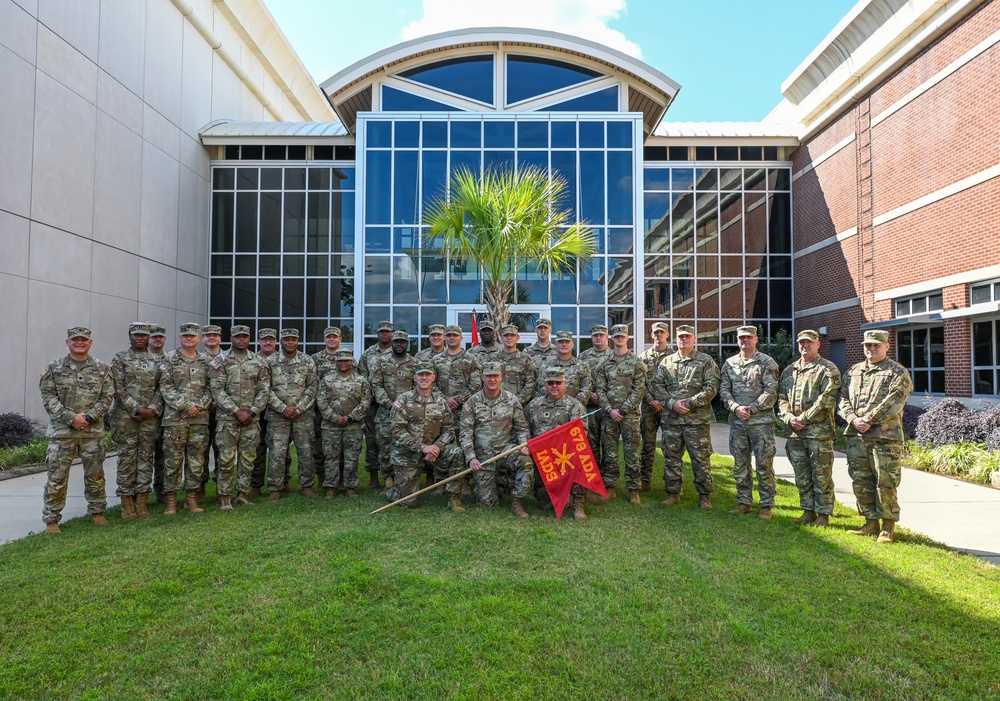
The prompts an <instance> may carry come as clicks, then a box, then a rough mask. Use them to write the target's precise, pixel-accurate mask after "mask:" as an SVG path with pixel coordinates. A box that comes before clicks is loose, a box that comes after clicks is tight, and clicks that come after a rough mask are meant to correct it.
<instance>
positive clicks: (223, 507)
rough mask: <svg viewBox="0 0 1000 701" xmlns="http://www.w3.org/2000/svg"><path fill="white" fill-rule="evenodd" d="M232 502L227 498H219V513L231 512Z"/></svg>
mask: <svg viewBox="0 0 1000 701" xmlns="http://www.w3.org/2000/svg"><path fill="white" fill-rule="evenodd" d="M232 510H233V502H232V500H231V499H230V498H229V496H228V495H227V496H224V497H219V511H232Z"/></svg>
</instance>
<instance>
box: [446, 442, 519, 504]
mask: <svg viewBox="0 0 1000 701" xmlns="http://www.w3.org/2000/svg"><path fill="white" fill-rule="evenodd" d="M509 447H513V446H509ZM507 449H508V448H504V450H507ZM498 452H499V453H502V452H503V450H501V451H498ZM486 459H488V458H486ZM534 465H535V463H534V462H532V460H531V458H530V457H528V456H527V455H523V454H522V453H521V452H520V451H518V452H516V453H511V454H510V455H508V456H507V457H504V458H501V459H499V460H497V461H496V462H492V463H490V464H489V465H487V466H486V467H484V468H483V469H482V470H479V471H478V472H473V473H472V474H473V476H474V477H475V480H474V481H473V486H474V488H475V492H476V503H478V504H479V505H480V506H497V505H498V504H499V503H500V490H501V488H502V489H503V490H504V491H510V493H511V494H513V495H514V498H515V499H524V498H525V497H527V496H528V495H529V494H531V475H532V470H533V469H534ZM462 469H465V468H464V467H463V468H461V469H459V470H456V472H461V471H462ZM455 482H461V480H455ZM451 484H454V482H453V483H451ZM451 484H449V485H448V486H449V487H450V486H451ZM449 491H450V490H449Z"/></svg>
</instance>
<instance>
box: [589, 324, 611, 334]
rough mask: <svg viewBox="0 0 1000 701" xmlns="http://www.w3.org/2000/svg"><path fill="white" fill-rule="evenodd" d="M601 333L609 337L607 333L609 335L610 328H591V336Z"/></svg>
mask: <svg viewBox="0 0 1000 701" xmlns="http://www.w3.org/2000/svg"><path fill="white" fill-rule="evenodd" d="M599 333H603V334H605V335H607V333H608V327H607V326H605V325H604V324H594V325H593V326H591V327H590V335H591V336H596V335H597V334H599Z"/></svg>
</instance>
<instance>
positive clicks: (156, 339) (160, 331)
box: [146, 324, 167, 504]
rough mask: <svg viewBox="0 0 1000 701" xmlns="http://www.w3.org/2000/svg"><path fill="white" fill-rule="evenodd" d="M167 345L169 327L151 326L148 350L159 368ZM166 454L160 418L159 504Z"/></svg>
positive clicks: (156, 466)
mask: <svg viewBox="0 0 1000 701" xmlns="http://www.w3.org/2000/svg"><path fill="white" fill-rule="evenodd" d="M166 345H167V327H166V326H163V325H162V324H150V325H149V346H148V347H147V348H146V350H148V351H149V354H150V355H152V356H153V360H154V361H155V362H156V365H157V367H159V365H160V363H161V362H162V361H163V358H164V356H165V355H166V351H165V350H164V346H166ZM165 461H166V453H164V451H163V431H162V427H161V426H160V418H159V417H157V418H156V443H155V445H154V447H153V495H154V496H155V498H156V503H157V504H162V503H164V499H163V474H164V465H165V464H166V462H165Z"/></svg>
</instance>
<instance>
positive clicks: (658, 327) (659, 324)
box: [653, 321, 670, 333]
mask: <svg viewBox="0 0 1000 701" xmlns="http://www.w3.org/2000/svg"><path fill="white" fill-rule="evenodd" d="M653 331H666V332H667V333H670V327H669V326H667V325H666V324H664V323H663V322H662V321H657V322H656V323H655V324H653Z"/></svg>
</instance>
